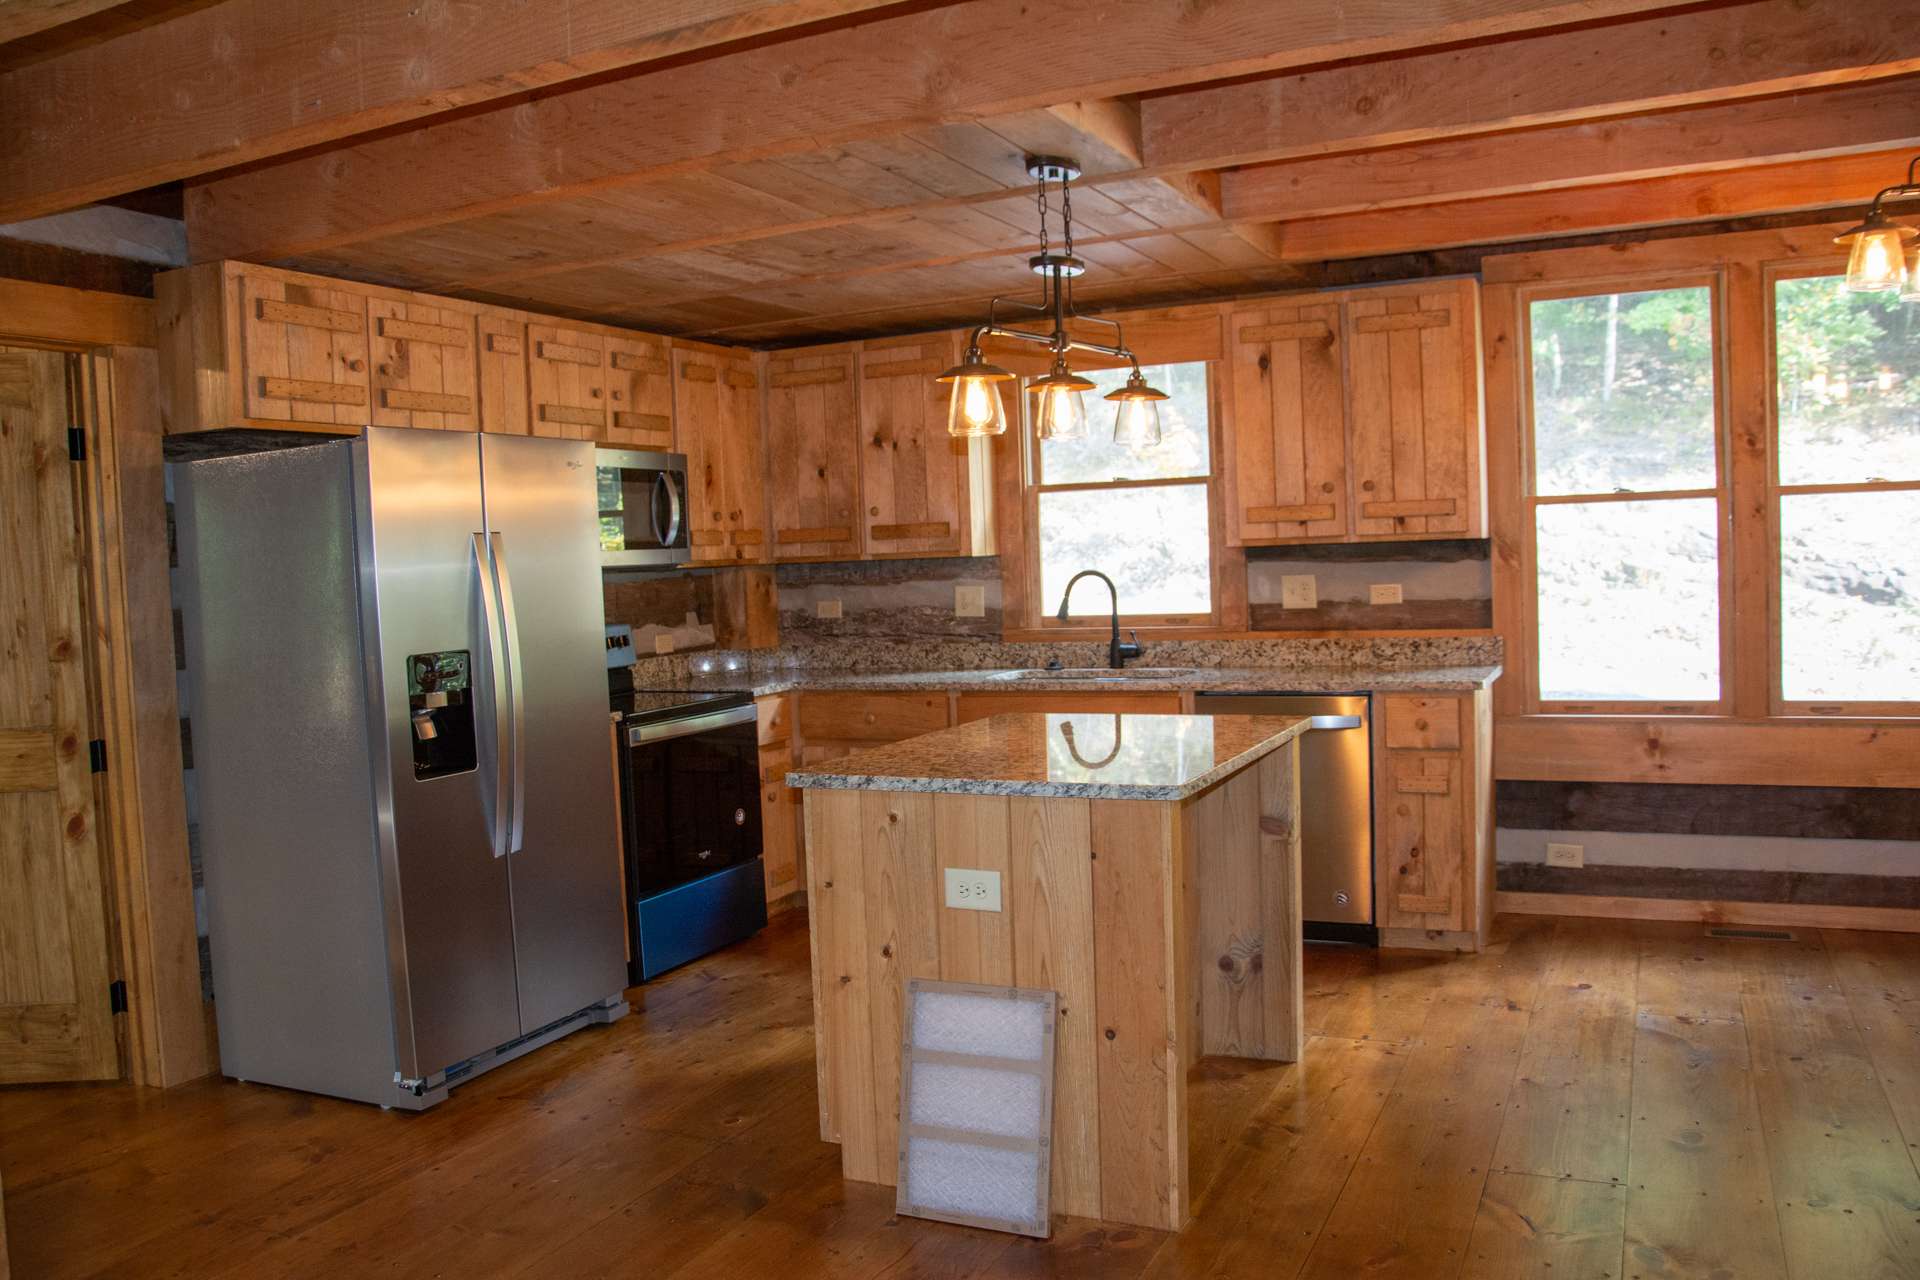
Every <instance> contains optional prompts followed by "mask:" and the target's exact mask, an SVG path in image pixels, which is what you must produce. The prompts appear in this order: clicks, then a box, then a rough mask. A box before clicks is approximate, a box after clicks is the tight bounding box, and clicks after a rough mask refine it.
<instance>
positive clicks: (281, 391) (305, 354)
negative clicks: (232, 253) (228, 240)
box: [237, 273, 371, 426]
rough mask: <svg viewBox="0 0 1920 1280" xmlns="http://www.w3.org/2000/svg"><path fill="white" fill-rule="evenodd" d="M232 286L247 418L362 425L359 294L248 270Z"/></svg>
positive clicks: (366, 414)
mask: <svg viewBox="0 0 1920 1280" xmlns="http://www.w3.org/2000/svg"><path fill="white" fill-rule="evenodd" d="M237 285H238V289H239V295H240V296H239V300H238V301H239V311H240V343H241V352H240V364H241V369H242V372H243V374H244V377H245V380H246V387H245V395H244V398H243V404H244V406H245V410H246V415H247V417H249V418H262V419H266V420H268V421H273V422H316V423H323V424H327V425H333V426H365V425H366V424H367V423H368V422H369V421H370V420H371V412H370V408H371V397H370V396H369V395H368V374H367V299H366V297H365V296H364V295H361V294H357V293H348V292H346V291H345V290H343V289H334V288H327V287H323V286H322V285H321V284H319V283H317V282H314V283H305V282H299V281H287V280H282V279H280V278H278V277H275V276H269V275H253V274H251V273H245V274H242V275H241V276H240V277H239V279H238V281H237Z"/></svg>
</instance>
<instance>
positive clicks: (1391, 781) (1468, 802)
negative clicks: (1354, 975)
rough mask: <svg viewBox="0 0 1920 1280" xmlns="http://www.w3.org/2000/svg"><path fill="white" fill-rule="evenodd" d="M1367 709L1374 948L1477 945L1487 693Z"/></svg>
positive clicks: (1486, 893)
mask: <svg viewBox="0 0 1920 1280" xmlns="http://www.w3.org/2000/svg"><path fill="white" fill-rule="evenodd" d="M1374 706H1375V708H1376V712H1377V715H1378V721H1377V722H1376V725H1375V728H1376V729H1377V731H1378V733H1377V736H1376V738H1375V753H1374V782H1373V791H1374V801H1375V818H1374V821H1375V850H1376V859H1377V860H1376V862H1375V864H1374V886H1375V910H1376V915H1377V919H1378V922H1379V925H1380V928H1381V929H1382V931H1383V932H1382V935H1381V943H1382V945H1385V946H1438V947H1443V948H1450V949H1473V948H1477V947H1479V946H1481V945H1483V944H1484V942H1485V936H1486V929H1487V925H1488V922H1489V921H1490V920H1491V918H1492V906H1493V876H1494V851H1493V751H1492V738H1493V721H1492V701H1491V697H1490V695H1489V694H1488V693H1487V692H1485V691H1484V690H1483V691H1479V692H1475V693H1431V694H1414V693H1408V694H1387V695H1384V696H1382V697H1379V698H1377V699H1375V703H1374Z"/></svg>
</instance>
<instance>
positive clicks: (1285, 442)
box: [1227, 303, 1347, 542]
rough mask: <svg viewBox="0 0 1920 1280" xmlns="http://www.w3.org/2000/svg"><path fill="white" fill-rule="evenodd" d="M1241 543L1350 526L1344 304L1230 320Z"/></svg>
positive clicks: (1234, 481)
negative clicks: (1343, 345)
mask: <svg viewBox="0 0 1920 1280" xmlns="http://www.w3.org/2000/svg"><path fill="white" fill-rule="evenodd" d="M1228 340H1229V342H1230V343H1231V350H1232V352H1233V412H1234V432H1233V455H1232V459H1231V465H1232V469H1231V470H1229V471H1228V472H1227V475H1228V477H1229V483H1230V485H1231V492H1232V509H1231V516H1230V519H1231V524H1230V528H1232V529H1233V530H1234V532H1235V534H1236V535H1237V536H1236V538H1235V541H1237V542H1271V541H1276V540H1280V539H1287V538H1326V537H1339V536H1340V535H1342V534H1344V533H1346V532H1347V421H1346V400H1345V396H1344V394H1343V392H1342V378H1343V376H1344V375H1343V371H1342V363H1341V316H1340V307H1339V305H1338V304H1337V303H1318V304H1308V305H1294V306H1281V305H1271V306H1261V307H1253V308H1249V309H1246V310H1240V311H1235V312H1233V313H1232V314H1231V315H1230V316H1229V317H1228Z"/></svg>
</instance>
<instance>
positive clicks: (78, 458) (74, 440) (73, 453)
mask: <svg viewBox="0 0 1920 1280" xmlns="http://www.w3.org/2000/svg"><path fill="white" fill-rule="evenodd" d="M67 457H68V458H70V459H71V460H72V461H74V462H85V461H86V460H87V429H86V428H85V427H68V428H67Z"/></svg>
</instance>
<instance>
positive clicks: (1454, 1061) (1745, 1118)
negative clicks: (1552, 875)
mask: <svg viewBox="0 0 1920 1280" xmlns="http://www.w3.org/2000/svg"><path fill="white" fill-rule="evenodd" d="M808 992H809V981H808V974H807V958H806V932H805V921H804V918H802V917H800V916H798V915H797V914H789V915H787V916H785V917H782V918H779V919H778V920H776V922H775V923H774V925H773V926H772V927H770V928H769V929H768V930H767V931H766V933H764V934H762V935H761V936H760V937H759V938H757V939H755V940H754V941H753V942H751V943H748V944H746V945H744V946H741V947H737V948H734V949H733V950H731V951H729V952H727V953H725V954H723V955H720V956H715V957H712V958H710V959H708V960H706V961H703V962H701V963H699V964H697V965H693V966H690V967H689V968H687V969H685V970H683V971H681V972H679V973H677V974H674V975H672V976H671V977H669V978H668V979H667V980H665V981H663V982H660V983H657V984H655V985H653V986H651V987H647V988H644V989H641V990H639V991H636V992H635V993H634V999H635V1003H636V1006H637V1007H636V1011H635V1014H634V1016H632V1017H630V1018H627V1019H626V1020H625V1021H623V1022H620V1023H618V1024H616V1025H614V1026H613V1027H610V1028H606V1029H598V1030H593V1031H589V1032H586V1033H582V1034H579V1035H576V1036H573V1037H572V1038H570V1039H569V1040H566V1041H563V1042H561V1043H560V1044H558V1045H555V1046H552V1047H550V1048H548V1049H546V1050H543V1051H542V1052H540V1053H538V1054H535V1055H533V1056H531V1057H529V1058H526V1059H522V1060H521V1061H519V1062H515V1063H511V1064H509V1065H507V1066H505V1067H502V1068H500V1069H499V1070H497V1071H495V1072H493V1073H491V1074H489V1075H486V1076H482V1077H481V1078H479V1079H478V1080H476V1081H474V1082H473V1083H471V1084H469V1085H466V1086H464V1087H462V1088H459V1089H456V1090H455V1091H454V1093H453V1095H452V1097H451V1099H450V1100H449V1101H448V1102H447V1103H445V1104H444V1105H442V1106H440V1107H438V1108H436V1109H435V1110H433V1111H430V1112H427V1113H425V1114H423V1115H403V1114H398V1113H383V1112H380V1111H377V1110H374V1109H372V1108H369V1107H365V1106H359V1105H354V1104H349V1103H339V1102H333V1101H330V1100H326V1099H321V1098H315V1097H311V1096H307V1095H303V1094H297V1093H290V1092H287V1091H284V1090H278V1089H272V1088H265V1087H256V1086H242V1085H234V1084H229V1083H224V1082H212V1081H208V1082H202V1083H199V1084H195V1085H188V1086H185V1087H183V1088H179V1089H175V1090H172V1091H170V1092H165V1093H161V1092H154V1091H143V1090H136V1089H132V1088H130V1087H126V1086H120V1085H98V1086H71V1087H33V1088H14V1089H9V1090H4V1091H0V1179H3V1180H4V1185H5V1187H6V1199H5V1213H6V1239H7V1240H8V1243H9V1244H10V1246H11V1248H12V1251H13V1264H14V1274H15V1275H16V1276H19V1277H23V1278H24V1277H65V1276H97V1275H112V1276H142V1277H161V1276H195V1277H242V1276H246V1277H252V1276H276V1277H281V1276H285V1277H308V1276H311V1277H320V1276H327V1277H337V1276H364V1275H394V1276H407V1277H413V1276H421V1277H426V1276H476V1275H484V1276H533V1275H539V1276H597V1275H645V1276H674V1277H717V1278H720V1280H742V1278H743V1277H754V1276H761V1275H769V1274H779V1275H781V1276H782V1277H784V1278H785V1280H802V1278H803V1277H809V1276H833V1277H837V1278H847V1280H852V1278H861V1277H883V1276H884V1277H905V1276H940V1277H955V1278H958V1277H972V1276H981V1277H985V1276H995V1277H999V1276H1016V1277H1020V1276H1049V1275H1052V1276H1087V1277H1114V1278H1119V1277H1188V1276H1191V1277H1255V1276H1258V1277H1292V1276H1301V1277H1311V1278H1313V1280H1331V1278H1332V1277H1349V1276H1355V1275H1365V1276H1367V1277H1370V1278H1375V1277H1381V1278H1391V1277H1409V1278H1411V1277H1420V1278H1422V1280H1436V1278H1447V1277H1462V1278H1466V1277H1471V1278H1473V1280H1482V1278H1486V1280H1492V1278H1494V1277H1516V1276H1541V1277H1553V1278H1554V1280H1603V1278H1604V1280H1669V1278H1672V1277H1700V1278H1703V1280H1704V1278H1706V1277H1717V1278H1719V1280H1750V1278H1755V1277H1775V1276H1778V1277H1805V1278H1809V1280H1811V1278H1813V1277H1820V1278H1823V1280H1824V1278H1825V1277H1838V1276H1846V1277H1894V1276H1920V1171H1916V1167H1915V1159H1916V1156H1920V938H1912V937H1905V936H1897V935H1890V934H1866V933H1839V932H1820V931H1813V932H1803V933H1801V934H1800V935H1799V936H1798V937H1797V938H1796V939H1795V940H1794V941H1791V942H1772V941H1750V940H1722V939H1709V938H1706V937H1703V936H1702V934H1701V930H1700V929H1699V928H1698V927H1697V926H1688V925H1681V924H1667V923H1657V924H1647V923H1638V924H1636V923H1628V922H1621V921H1606V920H1575V919H1558V920H1556V919H1551V918H1545V917H1506V918H1503V919H1502V920H1501V921H1500V922H1499V925H1498V929H1497V941H1496V944H1495V945H1494V946H1493V947H1492V948H1491V949H1490V950H1488V951H1487V952H1486V953H1485V954H1482V955H1479V956H1439V955H1427V954H1415V953H1408V952H1387V953H1381V952H1369V951H1360V950H1347V949H1338V948H1320V947H1316V948H1311V949H1310V950H1309V954H1308V964H1307V993H1308V1007H1309V1027H1310V1030H1311V1031H1312V1039H1311V1041H1310V1042H1309V1045H1308V1049H1307V1056H1306V1059H1305V1060H1304V1061H1303V1062H1302V1063H1301V1064H1299V1065H1297V1066H1280V1065H1277V1064H1272V1063H1259V1062H1250V1061H1242V1060H1235V1059H1212V1058H1210V1059H1205V1060H1203V1061H1202V1062H1201V1063H1200V1064H1199V1065H1198V1066H1196V1068H1195V1069H1194V1073H1193V1088H1194V1090H1195V1095H1194V1100H1195V1116H1194V1139H1195V1140H1194V1150H1193V1154H1192V1167H1193V1170H1194V1172H1195V1175H1196V1182H1198V1181H1199V1180H1201V1179H1207V1180H1209V1185H1208V1187H1207V1189H1206V1190H1205V1191H1203V1192H1202V1193H1201V1194H1200V1196H1199V1198H1198V1199H1197V1201H1196V1203H1195V1221H1194V1223H1193V1225H1192V1227H1191V1228H1189V1229H1188V1230H1187V1231H1185V1232H1183V1233H1181V1234H1179V1235H1177V1236H1175V1235H1167V1234H1163V1233H1156V1232H1152V1231H1145V1230H1140V1229H1135V1228H1108V1227H1103V1226H1102V1225H1101V1224H1099V1223H1095V1222H1087V1221H1081V1220H1075V1219H1059V1220H1057V1221H1056V1228H1055V1233H1054V1236H1053V1238H1052V1239H1051V1240H1049V1241H1033V1240H1026V1239H1019V1238H1014V1237H1010V1236H1004V1235H999V1234H995V1233H992V1232H982V1231H972V1230H968V1229H966V1228H961V1227H951V1226H945V1225H941V1224H938V1223H930V1222H921V1221H917V1220H913V1219H898V1218H895V1217H894V1216H893V1214H892V1206H893V1196H892V1192H891V1191H890V1190H887V1189H881V1188H877V1187H868V1186H860V1185H853V1184H847V1183H843V1182H842V1181H841V1179H840V1177H839V1162H838V1148H836V1147H833V1146H829V1145H828V1144H826V1143H823V1142H821V1141H820V1140H819V1137H818V1133H817V1121H816V1115H815V1107H814V1071H813V1052H812V1031H811V1025H810V1016H809V994H808Z"/></svg>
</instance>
